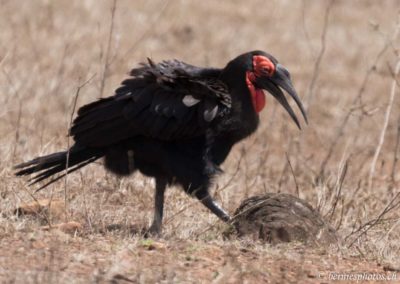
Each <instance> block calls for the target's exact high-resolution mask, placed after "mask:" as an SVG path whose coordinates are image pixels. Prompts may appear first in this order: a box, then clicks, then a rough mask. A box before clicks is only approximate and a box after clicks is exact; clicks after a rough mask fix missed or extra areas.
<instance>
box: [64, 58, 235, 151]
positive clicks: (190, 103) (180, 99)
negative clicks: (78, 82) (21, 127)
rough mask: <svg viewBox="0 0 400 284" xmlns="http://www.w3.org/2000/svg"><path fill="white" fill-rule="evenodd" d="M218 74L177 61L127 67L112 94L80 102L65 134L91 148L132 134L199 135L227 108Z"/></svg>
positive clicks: (228, 103)
mask: <svg viewBox="0 0 400 284" xmlns="http://www.w3.org/2000/svg"><path fill="white" fill-rule="evenodd" d="M220 73H221V70H220V69H203V68H198V67H195V66H192V65H189V64H186V63H183V62H180V61H177V60H173V61H163V62H161V63H158V64H154V63H153V62H152V61H151V60H149V63H148V64H142V66H141V67H140V68H136V69H133V70H132V71H131V76H132V77H131V78H129V79H127V80H125V81H123V82H122V86H121V87H119V88H118V89H117V90H116V91H115V95H114V96H112V97H109V98H105V99H100V100H98V101H96V102H94V103H91V104H88V105H86V106H83V107H81V108H80V109H79V111H78V117H77V118H76V119H75V120H74V123H73V126H72V128H71V130H70V135H72V136H73V137H74V139H75V141H76V142H78V143H79V144H80V145H86V146H96V147H101V146H107V145H111V144H114V143H116V142H119V141H121V140H124V139H127V138H130V137H134V136H138V135H143V136H147V137H153V138H156V139H160V140H178V139H187V138H192V137H196V136H199V135H203V134H204V133H205V131H206V129H207V128H208V127H209V125H210V123H212V122H213V121H215V120H217V119H218V118H220V117H222V116H224V115H225V114H226V113H228V112H229V110H230V107H231V97H230V95H229V93H228V89H227V87H226V85H225V84H224V83H223V82H221V81H220V80H219V76H220Z"/></svg>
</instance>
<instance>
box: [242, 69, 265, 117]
mask: <svg viewBox="0 0 400 284" xmlns="http://www.w3.org/2000/svg"><path fill="white" fill-rule="evenodd" d="M254 78H255V75H254V73H252V72H247V73H246V83H247V88H248V89H249V92H250V95H251V100H252V102H253V106H254V110H255V111H256V112H257V113H259V112H260V111H262V110H263V108H264V107H265V94H264V92H263V90H261V89H257V88H256V87H255V86H254V85H253V80H254Z"/></svg>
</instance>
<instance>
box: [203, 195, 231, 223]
mask: <svg viewBox="0 0 400 284" xmlns="http://www.w3.org/2000/svg"><path fill="white" fill-rule="evenodd" d="M199 199H200V201H201V203H203V205H204V206H205V207H207V208H208V209H210V210H211V212H212V213H214V214H215V215H217V217H218V218H220V219H221V220H222V221H224V222H229V220H230V219H231V217H230V216H229V214H228V213H227V212H226V211H225V210H224V209H222V207H221V206H219V204H218V203H216V202H215V200H214V199H213V198H212V197H211V196H210V194H208V193H207V195H205V196H204V197H202V198H199Z"/></svg>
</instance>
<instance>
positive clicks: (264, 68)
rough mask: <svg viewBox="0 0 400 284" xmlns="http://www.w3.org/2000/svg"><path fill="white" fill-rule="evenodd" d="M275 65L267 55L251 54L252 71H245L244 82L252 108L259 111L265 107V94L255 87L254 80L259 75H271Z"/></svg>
mask: <svg viewBox="0 0 400 284" xmlns="http://www.w3.org/2000/svg"><path fill="white" fill-rule="evenodd" d="M274 72H275V65H274V63H272V61H271V60H269V59H268V58H267V57H265V56H262V55H255V56H253V71H247V72H246V84H247V87H248V88H249V91H250V94H251V99H252V102H253V106H254V110H255V111H256V112H257V113H259V112H260V111H262V110H263V108H264V107H265V94H264V91H263V90H262V89H257V88H256V87H255V86H254V82H255V81H256V79H257V77H260V76H272V75H273V74H274Z"/></svg>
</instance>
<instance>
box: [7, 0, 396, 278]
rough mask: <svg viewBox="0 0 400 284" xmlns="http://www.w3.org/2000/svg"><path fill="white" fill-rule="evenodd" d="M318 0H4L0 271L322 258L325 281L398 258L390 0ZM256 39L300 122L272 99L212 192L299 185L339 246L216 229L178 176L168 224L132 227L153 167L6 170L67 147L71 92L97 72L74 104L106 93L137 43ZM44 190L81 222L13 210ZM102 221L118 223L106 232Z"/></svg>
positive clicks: (249, 45) (240, 264) (212, 273)
mask: <svg viewBox="0 0 400 284" xmlns="http://www.w3.org/2000/svg"><path fill="white" fill-rule="evenodd" d="M329 2H330V1H308V0H304V1H245V2H243V1H219V2H218V3H217V2H216V1H211V0H203V1H170V2H168V3H167V4H166V3H165V2H163V1H128V0H118V1H117V2H116V9H115V11H114V12H115V15H114V20H113V22H112V23H111V19H112V9H113V3H114V1H112V0H110V1H95V0H86V1H45V0H43V1H23V0H21V1H7V0H2V1H0V26H1V27H2V28H1V31H0V104H1V105H2V107H1V109H0V193H1V203H0V210H1V211H2V216H1V217H0V249H1V252H0V278H1V281H2V282H20V283H27V282H31V283H36V282H38V283H46V282H47V283H55V282H71V281H73V282H87V281H92V282H105V281H112V282H113V283H118V282H121V283H129V281H133V282H144V283H151V282H199V281H200V282H210V281H214V282H217V283H226V282H229V281H230V282H232V283H234V282H248V283H255V282H261V281H264V282H290V281H292V282H304V283H309V282H313V281H315V282H319V281H321V279H320V278H318V273H322V274H323V276H322V277H323V279H325V281H327V279H328V278H327V275H328V273H329V272H332V271H335V272H349V271H353V272H371V273H372V272H381V273H386V272H384V271H383V267H392V268H393V269H394V268H396V267H397V269H398V268H399V267H400V262H399V252H400V226H399V224H400V219H399V215H400V214H399V206H398V205H399V203H398V202H399V198H398V197H399V195H398V194H399V192H400V173H399V171H398V169H399V168H400V166H399V165H396V163H397V160H396V157H398V156H399V153H398V152H399V146H398V145H396V144H398V143H399V139H398V137H399V131H400V128H399V121H400V117H399V113H400V96H399V91H398V89H399V82H400V80H399V76H398V75H397V76H396V80H397V81H394V73H395V65H396V62H397V61H398V60H399V47H400V44H399V37H398V35H397V36H395V37H394V35H396V29H398V28H399V27H398V25H399V22H398V13H399V5H398V1H396V0H393V1H389V0H387V1H367V0H365V1H339V0H338V1H334V2H333V3H332V6H331V9H330V10H329V11H328V10H327V7H328V5H329ZM326 12H329V15H328V18H327V16H326ZM324 22H326V25H327V26H326V29H325V28H324ZM324 30H325V34H321V33H323V31H324ZM322 47H323V50H321V48H322ZM254 49H263V50H266V51H268V52H270V53H271V54H274V55H275V56H276V57H277V58H279V60H280V61H281V62H282V63H283V64H284V65H285V66H287V67H288V69H289V70H290V71H291V73H292V77H293V79H294V83H295V86H296V88H297V90H298V92H299V94H300V95H301V96H302V97H305V101H307V102H308V112H309V120H310V124H309V125H308V126H307V127H304V129H303V131H302V132H299V131H298V130H297V129H296V128H295V126H294V124H293V123H292V122H291V121H290V119H289V117H288V115H287V114H286V113H285V112H284V111H283V110H282V108H281V107H278V106H277V104H276V103H275V102H274V101H273V100H272V99H269V103H268V106H267V109H266V110H265V111H264V112H263V113H262V124H261V126H260V129H259V130H258V132H257V133H256V134H255V135H254V136H252V137H251V138H250V139H248V140H247V141H245V142H244V143H242V144H240V145H238V146H236V148H235V149H234V151H233V153H232V154H231V156H230V157H229V159H228V160H227V161H226V163H225V164H224V169H225V174H224V175H223V176H221V177H220V178H218V179H217V180H216V182H215V189H216V191H215V192H216V196H217V198H218V199H219V200H220V202H221V203H222V205H223V207H225V208H226V209H228V210H229V211H230V212H233V211H234V210H235V209H236V208H237V206H238V205H239V203H240V202H241V200H243V199H244V198H246V197H249V196H252V195H255V194H259V193H263V192H287V193H291V194H297V193H299V195H300V197H301V198H304V199H306V200H307V201H309V202H310V203H311V204H312V205H313V206H315V207H317V208H319V210H320V211H321V212H322V213H323V215H325V216H326V218H327V219H328V220H330V222H331V223H332V224H333V226H335V227H337V228H338V229H339V233H340V235H341V236H342V238H343V239H344V243H343V247H342V248H341V249H339V250H335V251H309V250H308V249H305V248H302V247H296V246H293V245H288V246H279V247H270V246H268V245H262V244H258V243H254V242H251V241H239V240H237V241H236V240H223V239H222V237H221V232H222V230H224V225H223V224H221V223H220V222H219V221H217V220H216V218H215V217H214V216H212V215H211V214H210V213H209V212H207V211H206V210H205V209H204V208H203V207H202V206H201V205H200V204H198V202H196V201H195V200H193V199H190V198H188V197H187V196H186V195H184V194H183V193H182V192H181V191H180V190H175V189H171V190H169V191H168V192H167V197H166V200H167V204H166V208H165V209H166V218H165V221H166V222H165V226H164V235H163V238H162V239H159V240H157V241H152V240H144V239H143V238H142V237H141V236H137V235H136V236H131V235H130V234H129V227H130V225H131V224H137V225H139V226H147V225H148V224H149V222H150V219H151V217H152V196H153V191H152V187H153V182H152V181H151V180H150V179H147V178H144V177H142V176H140V175H138V174H137V175H134V176H132V177H129V178H124V179H117V178H115V177H113V176H111V175H110V174H107V173H106V172H105V171H104V170H103V168H102V166H101V165H100V163H97V164H94V165H90V166H88V167H86V168H85V169H83V170H82V171H81V172H80V173H77V174H73V175H70V176H69V177H68V184H67V186H68V190H65V187H64V186H65V184H64V183H63V182H59V183H57V184H56V185H54V186H52V187H51V188H49V189H47V190H45V191H42V192H40V193H37V194H35V195H34V196H32V194H31V193H32V192H33V189H30V188H27V187H26V183H25V181H24V180H22V179H17V178H15V177H14V176H13V173H12V165H13V164H15V163H17V162H20V161H23V160H27V159H30V158H32V157H35V156H37V155H40V154H45V153H51V152H54V151H57V150H60V149H65V148H66V146H67V143H68V142H67V138H66V133H67V127H68V124H69V121H70V116H71V112H72V109H73V104H74V94H76V90H77V88H78V86H79V85H80V84H81V83H82V82H84V81H86V80H87V79H89V78H91V77H92V76H94V77H93V79H92V80H91V81H90V82H89V83H88V84H87V85H86V86H84V87H83V88H82V89H81V90H80V95H79V97H78V102H77V106H81V105H83V104H85V103H87V102H89V101H92V100H94V99H95V98H97V97H99V96H100V94H101V93H103V96H106V95H107V94H109V95H111V94H112V93H113V90H114V89H115V88H116V87H117V86H118V84H119V82H120V81H121V80H122V79H123V78H124V77H125V76H126V73H127V71H128V70H129V69H130V68H131V67H132V66H134V65H135V64H136V63H137V62H140V61H142V60H144V59H145V58H146V57H147V56H151V57H152V58H153V59H154V60H156V61H157V60H161V59H164V58H179V59H182V60H185V61H187V62H190V63H193V64H198V65H206V66H208V65H215V66H223V65H224V64H225V63H226V62H227V61H228V60H229V59H231V58H233V57H234V56H236V55H238V54H239V53H242V52H245V51H249V50H254ZM316 61H318V64H316ZM315 70H318V71H319V72H318V74H316V73H315ZM393 82H394V83H393ZM393 84H397V90H396V89H395V90H394V91H393V88H395V87H393ZM310 91H311V92H312V96H311V98H312V100H311V99H309V98H310ZM393 92H395V93H394V96H393V99H390V98H391V95H393ZM389 102H392V106H391V112H390V113H389V114H387V112H386V111H387V109H389V108H388V103H389ZM386 118H388V120H387V125H386ZM383 129H384V130H385V131H382V130H383ZM382 135H383V140H382ZM396 141H397V142H396ZM377 147H380V148H378V150H379V155H378V156H377V159H376V162H375V159H374V154H375V153H376V152H377ZM396 151H397V153H396ZM289 161H290V163H289ZM371 163H373V164H372V165H373V167H374V169H373V176H372V180H371V182H369V180H368V179H369V176H370V172H371ZM396 167H397V170H394V169H396ZM293 175H294V176H295V179H294V177H293ZM295 182H296V183H295ZM50 196H51V197H52V198H53V199H61V200H64V198H65V200H66V201H67V214H66V215H65V214H64V215H65V216H64V217H65V218H66V219H67V220H75V221H79V222H81V223H83V224H84V229H83V230H82V231H81V232H79V234H77V235H72V236H71V235H68V234H64V233H61V232H59V231H57V230H55V231H54V230H50V231H43V230H41V229H40V226H43V225H47V223H48V222H50V223H56V222H58V221H59V220H57V216H51V214H50V216H47V215H46V216H45V217H44V216H42V215H43V214H48V212H44V213H43V212H42V215H40V216H36V217H24V218H17V216H15V215H14V214H12V213H11V212H13V210H14V209H15V208H16V207H17V206H19V204H21V203H23V202H30V201H32V199H33V198H37V199H40V198H44V197H47V198H49V197H50ZM50 213H51V211H50ZM64 217H63V218H62V219H64ZM110 224H119V225H122V230H118V231H111V232H107V231H105V228H107V226H109V225H110ZM378 264H379V265H381V266H378ZM387 273H389V272H387ZM296 280H297V281H296Z"/></svg>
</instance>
